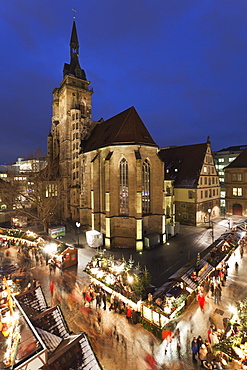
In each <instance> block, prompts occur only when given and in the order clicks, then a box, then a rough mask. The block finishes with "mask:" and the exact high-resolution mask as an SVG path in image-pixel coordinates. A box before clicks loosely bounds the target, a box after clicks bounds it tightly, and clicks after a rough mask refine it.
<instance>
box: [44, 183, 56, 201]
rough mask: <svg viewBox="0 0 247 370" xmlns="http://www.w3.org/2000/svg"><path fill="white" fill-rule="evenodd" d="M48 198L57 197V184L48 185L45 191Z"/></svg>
mask: <svg viewBox="0 0 247 370" xmlns="http://www.w3.org/2000/svg"><path fill="white" fill-rule="evenodd" d="M45 196H46V198H49V197H57V184H48V185H46V189H45Z"/></svg>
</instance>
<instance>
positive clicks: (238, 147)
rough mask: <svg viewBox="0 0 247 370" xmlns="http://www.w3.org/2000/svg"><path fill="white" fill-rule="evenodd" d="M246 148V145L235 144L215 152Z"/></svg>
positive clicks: (237, 150) (236, 150) (235, 150)
mask: <svg viewBox="0 0 247 370" xmlns="http://www.w3.org/2000/svg"><path fill="white" fill-rule="evenodd" d="M246 148H247V145H246V144H245V145H235V146H228V147H227V148H223V149H220V150H217V151H216V152H215V153H216V154H217V153H220V152H239V151H242V150H244V149H246Z"/></svg>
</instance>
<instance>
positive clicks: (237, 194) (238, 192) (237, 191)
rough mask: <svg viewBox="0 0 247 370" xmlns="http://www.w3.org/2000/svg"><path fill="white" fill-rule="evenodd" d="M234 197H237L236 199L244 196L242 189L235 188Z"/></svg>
mask: <svg viewBox="0 0 247 370" xmlns="http://www.w3.org/2000/svg"><path fill="white" fill-rule="evenodd" d="M232 195H235V196H236V197H241V196H242V195H243V191H242V188H233V189H232Z"/></svg>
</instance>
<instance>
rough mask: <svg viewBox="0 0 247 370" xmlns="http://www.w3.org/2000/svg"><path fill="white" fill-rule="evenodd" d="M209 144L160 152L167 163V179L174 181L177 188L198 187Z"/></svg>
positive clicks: (184, 146)
mask: <svg viewBox="0 0 247 370" xmlns="http://www.w3.org/2000/svg"><path fill="white" fill-rule="evenodd" d="M207 147H208V143H202V144H194V145H183V146H176V147H169V148H164V149H161V150H160V151H159V157H160V159H161V160H162V161H163V162H164V163H165V179H167V180H174V187H175V188H194V187H196V186H197V183H198V178H199V175H200V172H201V168H202V164H203V161H204V158H205V154H206V151H207Z"/></svg>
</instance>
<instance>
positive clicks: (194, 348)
mask: <svg viewBox="0 0 247 370" xmlns="http://www.w3.org/2000/svg"><path fill="white" fill-rule="evenodd" d="M191 351H192V361H193V362H197V359H196V356H197V355H198V343H197V339H196V337H194V338H193V339H192V342H191Z"/></svg>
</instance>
